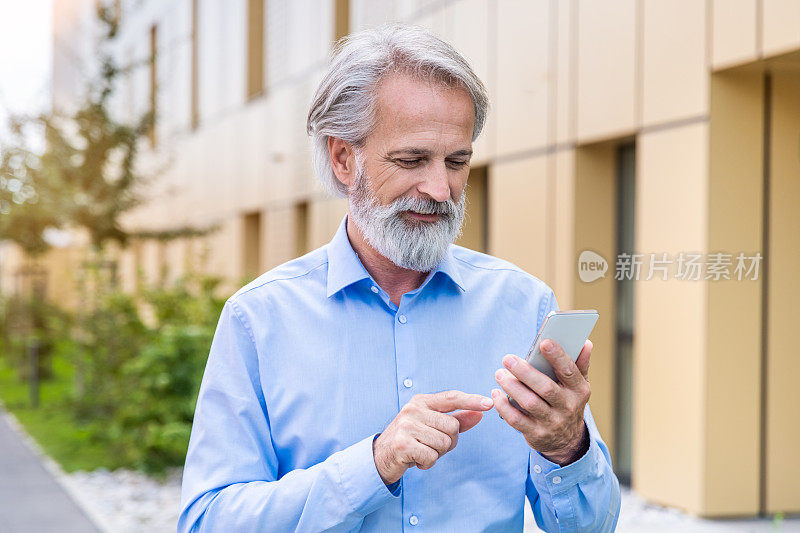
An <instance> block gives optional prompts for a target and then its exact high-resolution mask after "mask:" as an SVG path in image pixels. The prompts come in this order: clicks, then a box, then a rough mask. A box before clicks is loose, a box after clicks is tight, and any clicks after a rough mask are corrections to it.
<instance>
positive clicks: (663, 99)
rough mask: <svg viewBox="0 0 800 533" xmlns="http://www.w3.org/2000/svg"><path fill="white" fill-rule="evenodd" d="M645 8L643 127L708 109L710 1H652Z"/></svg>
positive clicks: (647, 2)
mask: <svg viewBox="0 0 800 533" xmlns="http://www.w3.org/2000/svg"><path fill="white" fill-rule="evenodd" d="M642 8H643V24H644V29H643V31H642V38H643V43H642V50H643V52H642V53H643V59H642V63H641V64H642V125H644V126H648V125H653V124H659V123H663V122H668V121H672V120H677V119H681V118H686V117H692V116H696V115H700V114H704V113H706V112H707V111H708V68H707V66H706V6H705V3H704V2H698V1H697V0H679V1H674V0H648V1H646V2H644V3H643V4H642Z"/></svg>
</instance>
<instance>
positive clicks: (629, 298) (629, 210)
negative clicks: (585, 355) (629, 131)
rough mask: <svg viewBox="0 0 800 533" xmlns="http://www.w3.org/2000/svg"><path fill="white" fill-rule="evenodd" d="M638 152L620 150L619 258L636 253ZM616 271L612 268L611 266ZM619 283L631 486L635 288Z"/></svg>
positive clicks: (622, 422)
mask: <svg viewBox="0 0 800 533" xmlns="http://www.w3.org/2000/svg"><path fill="white" fill-rule="evenodd" d="M635 183H636V148H635V145H633V144H624V145H622V146H620V147H619V148H618V149H617V254H620V253H623V252H624V253H628V254H632V253H634V252H635V250H634V214H635V213H634V201H635ZM612 267H613V265H612ZM615 283H616V287H615V290H616V300H617V305H616V347H617V349H616V358H617V361H616V369H617V380H616V386H615V389H616V390H615V391H614V394H615V402H614V405H615V409H616V413H615V420H616V427H615V428H614V430H615V436H614V437H615V438H614V442H615V443H616V445H615V447H616V450H615V453H614V470H616V473H617V478H618V479H619V481H620V483H622V484H624V485H630V483H631V455H632V443H631V435H632V434H633V428H632V425H633V408H632V407H633V287H634V280H632V279H621V280H615Z"/></svg>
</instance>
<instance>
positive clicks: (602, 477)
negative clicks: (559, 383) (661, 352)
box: [525, 290, 621, 533]
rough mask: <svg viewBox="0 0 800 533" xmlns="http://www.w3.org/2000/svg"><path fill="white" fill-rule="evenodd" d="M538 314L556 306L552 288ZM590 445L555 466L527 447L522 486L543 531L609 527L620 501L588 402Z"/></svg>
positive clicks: (586, 416)
mask: <svg viewBox="0 0 800 533" xmlns="http://www.w3.org/2000/svg"><path fill="white" fill-rule="evenodd" d="M543 309H544V312H543V313H540V315H541V317H540V318H541V319H544V316H545V315H546V314H547V313H548V312H550V311H551V310H556V311H557V310H558V304H557V303H556V300H555V295H554V294H553V292H552V290H551V291H550V293H549V298H548V304H545V305H544V306H543ZM583 419H584V423H585V424H586V427H587V428H588V430H589V439H590V443H589V449H588V451H587V452H586V453H585V454H584V455H583V457H581V458H580V459H578V460H577V461H575V462H573V463H570V464H568V465H566V466H559V465H558V464H556V463H553V462H552V461H549V460H548V459H545V458H544V457H543V456H542V454H540V453H539V452H538V451H536V450H533V449H531V451H530V460H529V461H528V478H527V482H526V486H525V489H526V490H525V492H526V494H527V497H528V500H529V501H530V503H531V509H532V510H533V516H534V518H535V519H536V524H537V525H538V526H539V528H541V529H542V530H544V531H548V532H551V531H552V532H561V533H566V532H573V531H586V532H590V531H591V532H606V531H614V529H615V528H616V526H617V521H618V520H619V512H620V506H621V499H620V486H619V480H618V479H617V476H616V474H614V470H613V469H612V465H611V454H610V453H609V450H608V447H607V446H606V444H605V442H603V439H602V438H601V437H600V432H599V431H598V429H597V425H596V424H595V421H594V417H593V416H592V411H591V409H590V408H589V405H588V404H587V405H586V408H585V409H584V416H583Z"/></svg>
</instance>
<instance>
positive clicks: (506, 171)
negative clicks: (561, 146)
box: [489, 156, 550, 284]
mask: <svg viewBox="0 0 800 533" xmlns="http://www.w3.org/2000/svg"><path fill="white" fill-rule="evenodd" d="M546 173H547V156H540V157H535V158H527V159H522V160H518V161H513V162H509V163H500V164H496V165H495V166H493V167H492V168H490V169H489V175H490V179H489V246H491V250H489V253H490V254H491V255H494V256H497V257H500V258H502V259H505V260H507V261H511V262H512V263H514V264H515V265H517V266H518V267H520V268H521V269H523V270H525V271H526V272H528V273H529V274H532V275H534V276H536V277H537V278H539V279H541V280H542V281H544V282H545V283H548V284H549V283H550V282H549V280H547V279H546V278H547V275H546V271H547V254H546V246H547V232H548V231H549V230H550V227H549V224H548V221H547V210H546V208H545V202H546V199H547V196H546V194H547V185H546V181H547V175H546Z"/></svg>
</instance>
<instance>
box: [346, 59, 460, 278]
mask: <svg viewBox="0 0 800 533" xmlns="http://www.w3.org/2000/svg"><path fill="white" fill-rule="evenodd" d="M377 112H378V115H377V118H378V121H377V126H376V128H375V130H374V131H373V133H372V134H371V135H370V136H369V137H368V138H367V139H366V142H365V144H364V146H363V147H362V149H361V150H359V155H360V156H361V157H360V159H362V160H361V161H359V162H358V165H357V168H356V176H355V179H354V180H353V182H352V183H351V184H350V187H349V188H348V191H349V200H350V214H351V217H352V218H353V221H354V222H355V223H356V225H357V226H358V227H359V229H360V230H361V232H362V233H363V234H364V237H365V239H366V240H367V242H368V243H369V244H370V245H371V246H372V247H373V248H375V249H376V250H377V251H378V252H379V253H381V254H382V255H383V256H385V257H387V258H388V259H390V260H391V261H392V262H394V263H395V264H397V265H398V266H401V267H403V268H408V269H411V270H418V271H420V272H425V271H428V270H431V269H432V268H434V267H436V265H437V264H438V263H439V261H441V259H442V258H443V257H444V254H445V253H446V252H447V247H448V245H449V244H450V243H452V242H453V241H454V240H455V239H456V238H457V237H458V236H459V235H460V233H461V226H462V223H463V219H464V211H465V204H466V194H465V193H466V191H465V186H466V182H467V176H468V175H469V160H470V156H471V155H472V131H473V124H474V110H473V104H472V99H471V98H470V96H469V93H467V91H466V90H464V89H460V88H455V89H453V88H446V87H443V86H441V85H439V84H429V83H426V82H423V81H418V80H415V79H413V78H410V77H408V76H403V75H395V76H391V77H389V78H387V79H385V80H384V81H383V83H381V85H380V88H379V90H378V110H377ZM357 159H359V158H357Z"/></svg>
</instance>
